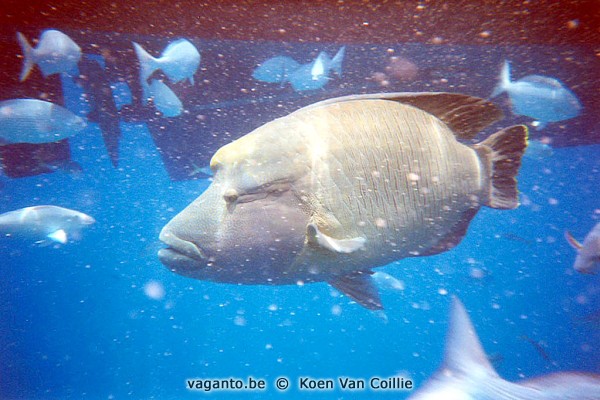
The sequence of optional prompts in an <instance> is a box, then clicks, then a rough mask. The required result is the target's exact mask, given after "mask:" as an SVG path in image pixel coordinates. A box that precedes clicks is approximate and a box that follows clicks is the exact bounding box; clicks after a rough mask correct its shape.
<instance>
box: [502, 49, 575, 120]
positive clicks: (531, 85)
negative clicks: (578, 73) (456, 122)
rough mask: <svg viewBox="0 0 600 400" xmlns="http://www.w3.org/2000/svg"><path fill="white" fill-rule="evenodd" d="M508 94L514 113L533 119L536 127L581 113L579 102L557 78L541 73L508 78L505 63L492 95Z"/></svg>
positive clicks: (508, 70)
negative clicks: (519, 77)
mask: <svg viewBox="0 0 600 400" xmlns="http://www.w3.org/2000/svg"><path fill="white" fill-rule="evenodd" d="M502 92H506V93H508V96H509V97H510V101H511V104H512V108H513V112H514V113H515V114H517V115H525V116H527V117H531V118H533V119H534V120H535V121H534V124H533V125H534V126H536V127H537V129H542V128H544V127H545V126H546V125H547V124H548V123H549V122H558V121H564V120H567V119H571V118H574V117H576V116H578V115H579V114H580V113H581V109H582V107H581V103H580V102H579V99H578V98H577V96H575V94H574V93H573V92H571V91H570V90H569V89H568V88H566V87H565V86H564V85H563V84H562V83H561V82H560V81H559V80H558V79H555V78H551V77H549V76H542V75H529V76H526V77H524V78H521V79H519V80H518V81H515V82H512V81H511V80H510V64H509V63H508V61H505V62H504V66H503V68H502V73H501V75H500V82H499V83H498V86H496V88H495V89H494V92H493V93H492V97H495V96H498V95H499V94H501V93H502Z"/></svg>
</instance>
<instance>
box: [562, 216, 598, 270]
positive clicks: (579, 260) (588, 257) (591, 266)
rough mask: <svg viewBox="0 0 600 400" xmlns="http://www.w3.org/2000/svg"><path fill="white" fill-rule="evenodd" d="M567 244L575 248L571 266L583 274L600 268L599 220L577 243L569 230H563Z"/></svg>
mask: <svg viewBox="0 0 600 400" xmlns="http://www.w3.org/2000/svg"><path fill="white" fill-rule="evenodd" d="M565 237H566V239H567V241H568V242H569V244H570V245H571V246H572V247H573V248H574V249H575V250H577V257H576V258H575V263H574V264H573V268H575V270H576V271H579V272H581V273H584V274H592V273H595V272H597V271H598V269H600V222H599V223H597V224H596V226H594V227H593V228H592V230H591V231H590V232H589V233H588V234H587V235H586V237H585V239H584V240H583V243H579V242H578V241H577V240H576V239H575V238H574V237H573V236H571V234H570V233H569V232H565Z"/></svg>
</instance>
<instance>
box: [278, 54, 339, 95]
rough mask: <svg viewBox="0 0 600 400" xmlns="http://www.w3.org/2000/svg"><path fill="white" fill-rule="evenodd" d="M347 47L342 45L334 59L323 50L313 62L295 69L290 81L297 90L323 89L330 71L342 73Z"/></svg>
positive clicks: (328, 78)
mask: <svg viewBox="0 0 600 400" xmlns="http://www.w3.org/2000/svg"><path fill="white" fill-rule="evenodd" d="M345 52H346V48H345V47H342V48H341V49H340V50H339V51H338V52H337V54H336V55H335V57H333V59H330V58H329V56H328V55H327V53H325V52H321V53H319V55H318V56H317V58H315V60H314V61H313V62H311V63H308V64H304V65H302V66H300V68H298V69H297V70H296V71H294V72H293V73H292V74H291V75H290V77H289V82H290V84H291V85H292V88H294V90H295V91H297V92H301V91H305V90H317V89H321V88H322V87H323V86H325V84H326V83H327V82H329V80H330V79H331V78H330V77H329V73H330V71H334V72H335V73H336V74H337V75H338V76H341V75H342V61H343V60H344V55H345Z"/></svg>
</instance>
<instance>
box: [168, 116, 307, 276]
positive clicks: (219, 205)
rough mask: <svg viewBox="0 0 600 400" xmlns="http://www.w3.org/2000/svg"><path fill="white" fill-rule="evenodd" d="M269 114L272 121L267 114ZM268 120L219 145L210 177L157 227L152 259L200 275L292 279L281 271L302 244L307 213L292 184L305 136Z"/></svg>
mask: <svg viewBox="0 0 600 400" xmlns="http://www.w3.org/2000/svg"><path fill="white" fill-rule="evenodd" d="M274 122H275V121H274ZM271 128H272V126H271V127H269V124H267V125H265V126H263V127H261V128H258V129H257V130H256V131H254V132H252V133H250V134H248V135H246V136H244V137H242V138H240V139H238V140H236V141H235V142H232V143H230V144H228V145H226V146H224V147H222V148H221V149H219V150H218V151H217V152H216V153H215V154H214V156H213V158H212V160H211V164H210V166H211V170H212V171H213V173H214V178H213V182H212V183H211V185H210V186H209V187H208V188H207V190H206V191H205V192H204V193H203V194H202V195H201V196H200V197H198V198H197V199H196V200H195V201H193V202H192V203H191V204H189V205H188V206H187V207H186V208H185V209H184V210H183V211H181V212H180V213H179V214H178V215H176V216H175V217H174V218H173V219H172V220H171V221H170V222H169V223H168V224H167V225H166V226H165V227H164V228H163V229H162V231H161V233H160V240H161V241H163V242H164V243H165V244H166V245H167V246H169V247H168V248H166V249H161V250H160V251H159V254H158V255H159V259H160V260H161V262H162V263H163V264H165V265H166V266H167V267H168V268H170V269H171V270H172V271H173V272H176V273H179V274H181V275H184V276H188V277H192V278H195V279H201V280H211V281H217V282H229V283H249V284H253V283H254V284H270V283H274V284H276V283H284V281H285V283H292V282H295V280H294V278H293V277H291V276H290V275H289V274H288V273H287V272H286V271H288V269H289V267H290V265H292V264H293V262H294V260H295V258H296V257H297V256H298V254H299V253H300V252H301V250H302V248H303V246H304V244H305V234H306V227H307V225H308V223H309V213H308V212H307V211H306V210H305V209H304V208H303V207H302V205H301V201H300V200H299V198H298V196H299V194H298V193H297V191H296V189H295V185H296V184H297V183H298V182H299V181H301V180H302V179H304V178H305V176H306V172H307V169H306V168H307V167H306V165H307V163H306V161H305V160H304V156H303V151H302V147H303V146H304V144H303V143H302V142H301V141H300V140H298V141H295V140H294V138H293V137H286V135H285V132H281V131H280V130H277V129H271Z"/></svg>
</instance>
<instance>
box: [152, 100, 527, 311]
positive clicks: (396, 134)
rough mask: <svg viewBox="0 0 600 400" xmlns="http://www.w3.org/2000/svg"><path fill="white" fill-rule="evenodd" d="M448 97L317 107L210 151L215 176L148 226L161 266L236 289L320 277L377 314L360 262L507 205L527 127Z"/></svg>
mask: <svg viewBox="0 0 600 400" xmlns="http://www.w3.org/2000/svg"><path fill="white" fill-rule="evenodd" d="M501 117H502V113H501V111H500V110H499V109H498V108H497V107H496V106H495V105H494V104H493V103H491V102H488V101H485V100H483V99H480V98H476V97H471V96H466V95H461V94H451V93H389V94H375V95H360V96H347V97H341V98H336V99H331V100H326V101H322V102H319V103H316V104H313V105H310V106H308V107H304V108H301V109H299V110H297V111H295V112H293V113H291V114H289V115H287V116H285V117H283V118H279V119H276V120H274V121H271V122H269V123H267V124H265V125H263V126H261V127H259V128H257V129H256V130H254V131H253V132H251V133H249V134H247V135H245V136H243V137H241V138H240V139H238V140H236V141H234V142H232V143H229V144H228V145H225V146H223V147H222V148H221V149H219V150H218V151H217V152H216V153H215V154H214V156H213V158H212V160H211V169H212V171H213V172H214V180H213V182H212V183H211V185H210V186H209V188H208V189H207V190H206V191H205V192H204V193H202V195H201V196H200V197H198V198H197V199H196V200H195V201H193V202H192V203H191V204H190V205H188V206H187V208H185V209H184V210H183V211H181V212H180V213H179V214H178V215H176V216H175V217H174V218H173V219H172V220H171V221H170V222H169V223H168V224H167V225H166V226H165V227H164V228H163V230H162V232H161V233H160V240H161V241H163V242H164V243H165V244H166V245H167V246H168V247H167V248H165V249H161V250H160V251H159V253H158V255H159V258H160V260H161V262H162V263H163V264H165V265H166V266H168V267H169V268H170V269H171V270H172V271H173V272H176V273H178V274H181V275H184V276H188V277H191V278H196V279H201V280H210V281H217V282H228V283H237V284H240V283H241V284H273V285H281V284H296V283H299V282H302V283H309V282H321V281H326V282H329V283H330V284H331V285H333V286H334V287H336V288H337V289H339V290H340V291H342V292H344V293H345V294H347V295H348V296H350V297H351V298H353V299H354V300H356V301H357V302H359V303H360V304H362V305H363V306H365V307H367V308H370V309H380V308H382V306H381V302H380V299H379V295H378V293H377V289H376V287H375V285H374V284H373V282H372V279H371V274H372V273H373V272H372V271H371V268H373V267H378V266H383V265H386V264H388V263H390V262H392V261H396V260H399V259H402V258H406V257H417V256H427V255H432V254H437V253H441V252H444V251H446V250H449V249H451V248H452V247H454V246H456V245H457V244H458V243H459V242H460V241H461V239H462V237H463V236H464V235H465V234H466V231H467V228H468V226H469V222H470V221H471V219H472V218H473V217H474V216H475V214H476V213H477V211H478V210H479V208H480V207H481V206H482V205H485V206H488V207H492V208H498V209H512V208H515V207H517V205H518V199H517V187H516V180H515V175H516V174H517V172H518V169H519V167H520V164H521V157H522V155H523V152H524V151H525V148H526V146H527V129H526V127H524V126H521V125H518V126H512V127H509V128H506V129H503V130H501V131H499V132H497V133H495V134H493V135H491V136H490V137H489V138H487V139H486V140H484V141H483V142H481V143H478V144H475V145H467V144H463V143H461V142H460V141H459V140H469V139H472V138H473V137H474V136H475V135H476V134H477V133H478V132H479V131H481V130H482V129H483V128H485V127H486V126H488V125H489V124H491V123H493V122H495V121H497V120H498V119H500V118H501Z"/></svg>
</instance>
